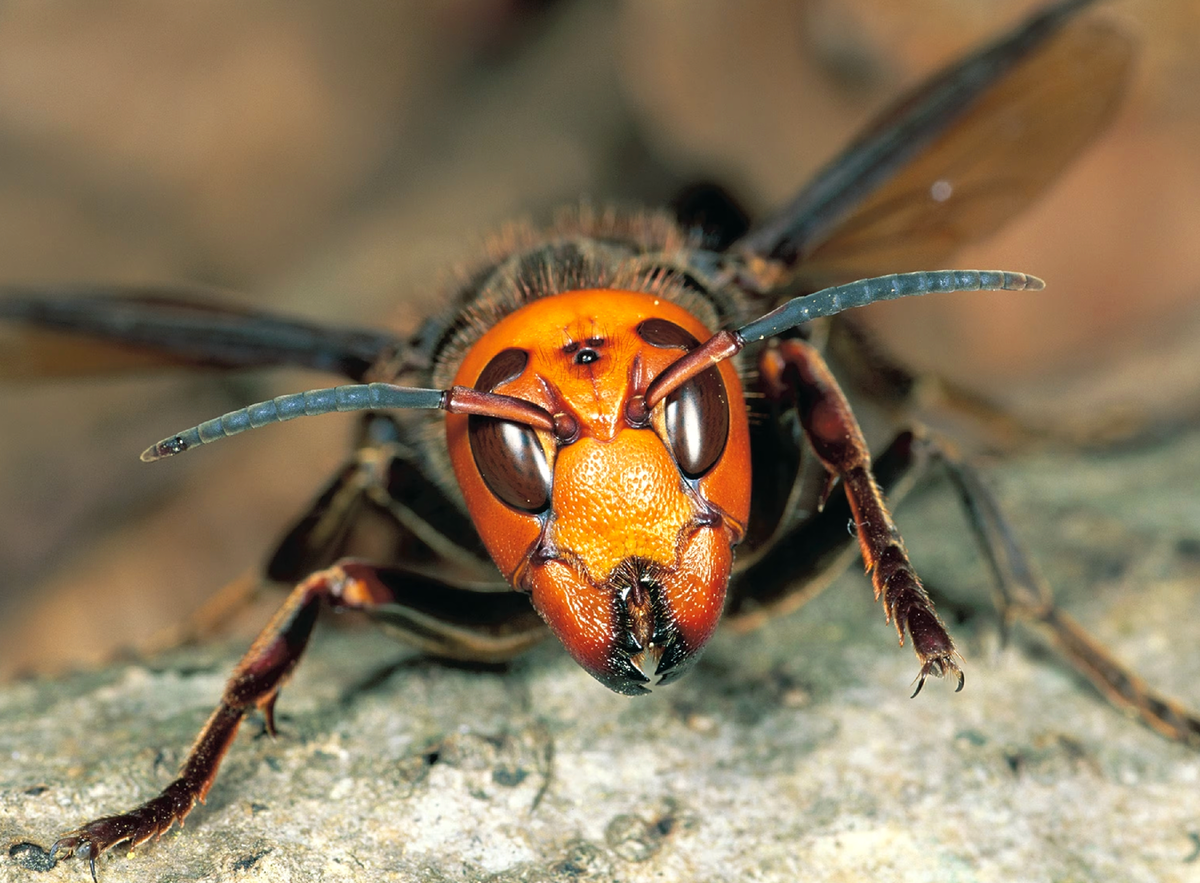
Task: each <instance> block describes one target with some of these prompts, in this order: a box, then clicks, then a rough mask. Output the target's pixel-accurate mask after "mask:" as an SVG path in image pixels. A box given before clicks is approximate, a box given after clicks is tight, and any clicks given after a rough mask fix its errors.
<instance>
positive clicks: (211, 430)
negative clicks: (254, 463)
mask: <svg viewBox="0 0 1200 883" xmlns="http://www.w3.org/2000/svg"><path fill="white" fill-rule="evenodd" d="M445 395H446V393H445V392H444V391H443V390H440V389H416V388H413V387H406V386H395V385H393V384H391V383H353V384H348V385H346V386H333V387H328V388H326V389H310V390H308V391H307V392H296V393H290V394H288V395H283V396H278V397H277V398H273V399H271V400H269V401H266V402H258V403H257V404H254V405H250V406H249V407H247V408H239V409H238V410H236V411H230V412H229V413H228V414H222V415H221V416H220V417H215V418H213V419H212V420H205V421H204V422H203V423H201V424H200V425H199V426H193V427H192V428H191V429H185V430H184V431H183V432H180V433H178V434H176V435H173V436H171V437H170V438H165V439H163V440H162V441H160V442H158V443H157V444H154V445H151V446H150V447H148V448H147V449H146V450H145V451H143V452H142V460H144V461H145V462H147V463H149V462H151V461H154V460H161V459H162V458H163V457H170V456H172V455H174V454H182V453H183V452H184V451H187V450H190V449H191V448H194V447H198V446H199V445H206V444H209V443H210V442H214V441H217V440H218V439H222V438H227V437H229V436H231V435H237V434H238V433H239V432H245V431H246V430H248V429H258V428H259V427H260V426H267V425H269V424H271V423H283V422H284V421H285V420H295V419H296V418H297V417H315V416H317V415H320V414H332V413H334V412H335V411H342V412H344V411H374V410H385V409H388V408H405V409H418V410H436V409H437V408H440V407H442V403H443V401H444V400H445Z"/></svg>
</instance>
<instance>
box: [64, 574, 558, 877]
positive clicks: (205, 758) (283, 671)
mask: <svg viewBox="0 0 1200 883" xmlns="http://www.w3.org/2000/svg"><path fill="white" fill-rule="evenodd" d="M411 581H412V582H413V583H415V584H419V583H420V582H421V578H420V577H413V579H412V580H411ZM404 583H405V581H404V580H403V579H402V575H401V574H400V573H399V572H398V571H381V570H378V569H376V568H374V567H372V566H371V565H368V564H363V563H357V562H351V561H347V562H342V563H340V564H336V565H334V566H333V567H330V568H328V569H327V570H323V571H319V572H317V573H314V574H312V575H311V576H309V577H308V578H307V579H306V580H304V581H303V582H302V583H300V584H299V585H298V586H296V588H295V589H293V590H292V592H291V594H290V595H289V596H288V598H287V601H285V602H284V605H283V607H281V608H280V610H279V612H278V613H276V614H275V616H274V617H273V618H272V620H271V622H270V623H269V624H268V625H267V627H266V628H265V629H263V631H262V633H261V634H260V635H259V636H258V638H257V639H256V640H255V641H254V644H253V645H252V646H251V647H250V649H249V650H248V651H247V653H246V655H245V656H243V657H242V660H241V661H240V662H239V663H238V665H237V667H236V668H235V669H234V671H233V674H232V676H231V677H230V678H229V680H228V681H227V682H226V685H225V692H224V695H223V696H222V697H221V702H220V704H219V705H218V706H217V708H216V710H215V711H214V712H213V713H212V716H211V717H209V719H208V721H207V723H205V725H204V727H203V729H201V731H200V734H199V736H197V737H196V741H195V743H194V744H193V745H192V748H191V750H190V751H189V752H188V756H187V759H186V760H185V761H184V763H183V766H182V767H181V769H180V771H179V776H178V777H177V778H176V779H175V780H174V781H173V782H171V783H170V784H169V785H167V787H166V788H164V789H163V791H162V793H161V794H159V795H158V796H157V797H155V798H153V799H151V800H149V801H147V802H146V803H143V804H142V805H141V806H138V807H135V808H134V809H132V810H130V811H129V812H126V813H121V814H119V815H114V816H106V817H104V818H100V819H96V820H95V821H92V822H89V823H88V824H86V825H84V826H83V827H81V828H78V829H76V830H74V831H71V832H70V833H68V834H67V835H66V836H64V837H62V838H61V839H59V840H58V842H57V843H55V844H54V846H53V848H52V849H51V855H52V856H58V855H60V854H61V855H71V854H75V855H78V856H80V857H81V858H86V859H88V860H89V861H90V863H91V870H92V876H93V878H94V877H95V875H96V857H97V856H99V855H100V854H101V853H103V852H104V851H105V850H107V849H109V848H111V847H113V846H115V845H116V844H118V843H122V842H128V843H129V844H130V846H131V847H134V846H137V845H138V844H140V843H144V842H145V841H147V840H149V839H150V838H152V837H159V836H161V835H162V834H163V833H165V832H166V831H167V830H168V829H170V827H171V826H172V825H173V824H174V823H175V822H179V823H181V824H182V822H183V820H184V818H185V817H186V816H187V814H188V813H189V812H191V810H192V807H193V806H195V804H196V802H197V801H201V802H202V801H203V800H204V798H205V795H207V794H208V789H209V788H210V787H211V786H212V783H213V781H214V779H215V778H216V775H217V770H218V768H219V767H220V765H221V760H222V759H223V758H224V756H225V752H226V751H228V750H229V746H230V745H231V744H232V742H233V738H234V736H235V735H236V734H237V730H238V727H239V725H240V724H241V722H242V718H243V717H244V716H245V715H246V714H247V713H248V712H250V711H251V710H253V709H255V708H257V709H259V710H261V711H262V713H263V715H264V717H265V719H266V726H267V731H268V732H270V733H271V734H272V735H274V733H275V720H274V707H275V700H276V698H277V697H278V695H279V690H280V688H281V687H282V686H283V684H284V682H285V681H286V680H287V678H288V676H289V675H290V674H291V672H292V669H294V668H295V667H296V664H297V663H298V662H299V661H300V657H301V656H302V655H303V653H304V649H305V647H306V646H307V644H308V639H309V636H310V634H311V633H312V628H313V625H314V624H315V622H316V617H317V611H318V609H319V607H320V605H321V601H322V599H324V600H325V601H327V602H328V603H329V604H330V605H331V606H333V607H335V608H342V609H357V610H366V611H369V612H374V611H383V612H387V611H394V610H405V609H408V608H410V607H411V608H413V609H414V610H415V611H416V612H417V613H422V612H423V613H425V615H426V618H427V619H428V618H431V617H436V615H437V613H438V611H437V610H436V609H435V610H426V609H423V608H425V607H427V605H425V604H423V603H422V600H421V599H422V597H424V596H425V595H429V594H430V592H431V590H430V588H429V587H427V586H423V587H420V588H419V590H418V592H417V598H416V600H415V601H414V602H413V603H412V604H408V603H407V599H406V598H405V597H404V591H405V588H406V587H405V585H404ZM480 597H482V598H485V599H492V603H490V604H487V603H485V604H484V605H483V606H484V608H485V610H484V612H483V613H481V614H477V615H476V616H475V617H474V618H469V617H468V614H467V613H466V612H464V613H463V614H462V619H461V621H459V622H455V623H452V624H450V625H449V626H448V627H447V628H448V630H449V631H451V632H454V633H457V632H462V631H464V630H466V631H468V632H471V631H473V632H475V633H483V634H486V633H488V632H492V633H495V634H496V635H497V636H498V639H499V640H503V641H506V642H508V643H509V644H513V643H514V641H516V638H515V637H514V635H519V633H520V622H517V623H510V624H507V627H506V623H507V620H506V619H505V617H507V616H510V615H511V616H516V617H518V618H519V614H520V610H521V608H520V605H519V604H517V605H515V606H514V602H523V603H524V608H525V609H526V610H528V613H529V616H530V617H532V618H533V619H535V620H536V619H537V617H536V614H534V613H533V611H532V609H530V608H529V604H528V602H527V601H526V599H524V598H523V597H521V596H519V595H516V594H515V593H509V594H508V595H507V596H504V597H503V600H501V596H500V594H499V593H480ZM506 602H507V604H508V607H504V608H503V609H501V607H503V605H504V604H505V603H506ZM498 604H499V605H501V607H498V606H497V605H498ZM423 624H424V626H425V629H426V631H428V632H436V626H435V625H432V624H431V623H429V622H424V623H423ZM536 627H537V631H538V635H539V636H540V635H541V634H544V633H545V631H546V630H545V627H544V626H542V624H541V621H540V620H537V622H536Z"/></svg>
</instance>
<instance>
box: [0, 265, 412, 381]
mask: <svg viewBox="0 0 1200 883" xmlns="http://www.w3.org/2000/svg"><path fill="white" fill-rule="evenodd" d="M5 326H7V327H5ZM404 346H405V345H404V343H403V341H401V340H400V339H398V338H396V337H394V336H392V335H390V334H387V333H386V332H379V331H373V330H365V329H358V328H341V327H335V326H327V325H318V324H313V323H309V322H303V321H299V320H296V319H289V318H286V317H282V316H276V315H272V314H270V313H265V312H259V311H257V310H251V309H247V308H244V307H239V306H233V305H228V304H220V303H216V302H212V301H211V300H205V299H204V298H203V297H202V296H201V295H199V294H198V293H196V292H191V291H178V290H170V289H129V288H104V287H88V288H75V289H65V288H61V287H55V288H32V287H31V288H18V287H12V286H6V287H2V288H0V379H14V378H22V379H24V378H37V377H81V376H89V375H97V374H113V373H122V372H132V371H140V370H147V369H153V368H159V367H180V366H189V367H204V368H222V369H233V368H264V367H270V366H275V365H290V366H295V367H304V368H313V369H315V370H318V371H327V372H330V373H333V374H341V375H344V376H346V377H349V378H352V379H355V380H361V379H363V375H364V374H366V372H367V371H368V369H369V368H370V367H371V365H373V364H375V363H376V362H378V361H379V360H380V359H381V358H384V357H388V356H389V355H391V354H394V353H397V352H400V351H402V349H403V348H404Z"/></svg>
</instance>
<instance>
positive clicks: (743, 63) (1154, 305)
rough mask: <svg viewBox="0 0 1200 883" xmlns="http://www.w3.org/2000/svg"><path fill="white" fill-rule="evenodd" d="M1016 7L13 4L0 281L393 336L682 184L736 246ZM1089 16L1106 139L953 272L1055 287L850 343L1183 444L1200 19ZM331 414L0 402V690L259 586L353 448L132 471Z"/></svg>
mask: <svg viewBox="0 0 1200 883" xmlns="http://www.w3.org/2000/svg"><path fill="white" fill-rule="evenodd" d="M1036 5H1037V4H1034V3H1030V2H1025V0H909V2H907V3H904V4H896V3H890V2H885V0H791V2H783V0H748V2H744V3H739V4H728V3H720V2H715V0H637V2H626V3H619V2H600V3H597V2H582V0H574V2H573V0H557V2H551V0H436V2H433V0H431V2H404V3H393V2H359V3H354V4H333V3H323V2H316V0H309V2H296V0H291V2H286V3H285V2H271V0H261V2H257V3H253V4H246V3H240V2H232V0H212V2H209V3H205V4H187V5H180V4H168V3H156V2H149V0H110V2H107V3H103V4H97V3H92V2H84V0H76V2H59V3H55V4H40V3H7V4H4V5H3V6H0V282H14V283H31V282H39V283H56V282H81V281H85V282H86V281H91V282H112V283H150V282H173V281H178V282H189V283H201V284H205V285H212V286H216V287H218V288H221V289H226V290H228V291H230V292H236V294H231V297H234V298H237V299H240V300H242V301H244V302H248V303H255V304H257V305H260V306H263V307H268V308H270V309H275V310H280V311H288V312H294V313H298V314H301V315H304V316H307V317H311V318H315V319H321V320H327V321H331V322H339V323H344V324H353V325H370V324H386V325H388V326H390V327H394V328H398V329H408V328H412V327H414V326H415V325H416V324H417V323H418V322H419V320H420V319H421V318H422V317H423V316H425V315H426V314H428V313H429V312H430V311H432V310H435V309H436V308H437V307H438V304H439V297H440V293H441V291H442V285H443V282H444V280H445V278H446V271H447V268H449V267H452V266H453V265H454V264H455V263H456V262H458V261H460V260H462V259H464V258H469V257H470V256H471V255H472V253H473V250H474V248H475V247H476V245H477V244H478V243H479V242H480V241H481V240H482V238H483V237H484V236H485V235H486V234H487V233H488V232H489V231H490V230H492V229H494V228H496V227H497V226H498V225H499V224H500V223H502V222H504V221H505V220H507V219H511V218H514V217H532V218H534V219H538V220H545V219H547V218H548V217H549V214H550V212H551V211H552V210H553V208H554V207H555V206H557V205H560V204H564V203H568V204H569V203H575V202H578V200H579V199H580V198H582V197H585V196H587V197H590V198H591V199H593V200H594V201H595V202H597V203H604V202H608V201H617V202H620V203H624V204H638V203H646V204H657V203H661V202H663V201H665V200H667V199H669V198H670V197H671V196H672V195H673V194H674V193H675V191H676V190H677V189H678V188H679V187H680V186H681V185H682V184H684V183H686V182H689V181H691V180H694V179H697V178H708V179H716V180H720V181H723V182H725V183H726V184H727V186H728V187H729V189H730V190H731V191H732V192H733V193H734V194H735V195H737V196H738V197H739V198H740V199H741V200H742V201H743V202H744V203H745V204H746V206H747V207H748V208H750V209H751V210H752V212H753V213H754V214H755V215H756V216H761V215H762V214H763V213H764V212H765V211H767V210H768V209H769V208H771V207H773V206H777V205H779V204H781V203H783V202H784V201H786V200H787V199H788V198H789V197H790V196H791V195H792V194H793V193H794V192H795V191H796V190H797V189H798V188H799V186H800V185H801V184H802V183H803V182H804V181H805V180H806V179H807V178H808V177H809V176H810V175H811V174H812V173H813V172H814V171H815V170H816V169H817V168H818V167H819V166H820V165H821V164H822V163H823V162H824V161H826V160H828V159H829V158H830V157H831V156H832V155H833V154H834V153H835V152H836V151H837V150H838V149H839V147H841V146H843V145H844V144H845V143H846V142H847V141H848V140H849V139H850V138H851V137H852V135H853V134H854V132H855V130H856V128H857V127H859V126H861V125H862V124H864V123H865V122H866V121H867V120H868V119H869V118H870V116H871V114H872V113H873V112H875V111H878V110H879V109H880V108H881V107H882V106H883V105H885V104H886V103H887V101H888V100H889V98H891V97H894V96H895V95H896V93H897V92H898V90H900V89H902V88H904V87H906V86H910V85H912V84H915V83H916V82H918V81H919V80H920V79H921V78H922V77H923V76H925V75H927V74H928V73H930V72H931V71H933V70H935V69H936V68H937V67H939V66H940V65H942V64H943V63H945V62H946V61H948V60H950V59H952V58H954V57H956V56H958V55H960V54H962V53H963V52H964V51H966V50H967V49H968V48H969V47H971V46H972V45H974V44H976V43H978V42H979V41H981V40H983V39H985V38H988V37H991V36H994V35H996V34H998V33H1000V32H1001V31H1003V30H1004V29H1005V28H1007V27H1009V26H1011V25H1012V24H1013V23H1014V22H1015V21H1017V20H1018V19H1019V18H1020V17H1021V16H1022V15H1023V14H1024V13H1026V12H1028V11H1029V10H1030V9H1031V8H1033V7H1034V6H1036ZM1089 14H1092V15H1097V16H1102V17H1105V18H1109V19H1111V20H1113V21H1115V22H1117V23H1119V25H1120V26H1121V28H1122V29H1123V30H1125V31H1126V32H1127V33H1128V34H1129V35H1130V36H1131V38H1133V39H1134V40H1135V41H1136V42H1137V44H1138V47H1139V48H1138V59H1137V68H1136V73H1135V80H1134V82H1133V84H1132V86H1131V89H1130V94H1129V97H1128V99H1127V101H1126V103H1125V105H1124V107H1123V109H1122V111H1121V112H1120V114H1119V116H1118V118H1117V120H1116V121H1115V123H1114V125H1113V126H1112V127H1111V129H1110V130H1109V131H1108V132H1107V133H1106V134H1105V135H1104V136H1103V138H1102V139H1101V140H1100V141H1099V142H1098V143H1097V144H1096V145H1095V146H1094V147H1093V148H1092V150H1090V151H1089V152H1088V153H1087V155H1085V156H1084V157H1082V158H1081V159H1080V160H1079V162H1077V163H1076V164H1075V166H1074V167H1073V168H1072V169H1071V170H1070V171H1069V172H1068V173H1067V174H1066V175H1065V176H1064V177H1063V178H1062V179H1061V180H1060V182H1059V183H1058V184H1057V185H1056V186H1055V187H1054V188H1053V189H1052V190H1051V191H1050V192H1048V193H1047V194H1046V196H1045V198H1044V199H1042V200H1041V201H1040V202H1038V203H1037V204H1036V205H1035V206H1034V207H1033V208H1032V209H1031V210H1030V211H1028V212H1026V213H1025V214H1024V215H1022V216H1021V217H1020V218H1019V219H1018V220H1017V221H1015V222H1014V223H1012V224H1010V225H1009V226H1008V227H1006V228H1005V230H1004V231H1002V233H1001V234H1000V235H999V236H997V237H994V238H992V239H991V240H989V241H987V242H983V243H979V244H978V245H976V246H972V247H971V248H970V249H968V250H965V251H964V252H962V253H960V255H959V257H958V259H957V260H956V261H955V264H956V265H957V266H964V267H966V266H977V267H989V268H990V267H1004V268H1008V269H1018V270H1023V271H1027V272H1032V273H1036V274H1038V275H1041V276H1043V277H1045V278H1046V279H1047V280H1049V282H1050V285H1051V287H1050V288H1049V289H1047V291H1045V292H1041V293H1036V294H1034V293H1031V294H1029V295H1021V294H1012V293H1004V294H1002V295H995V296H991V295H983V294H980V295H971V296H951V297H945V298H934V297H929V298H924V299H921V300H919V301H905V302H902V303H898V304H888V305H881V307H880V308H878V309H875V310H874V312H873V313H872V316H871V318H870V320H869V321H870V323H871V325H872V327H873V328H874V330H875V331H876V332H877V333H878V334H879V335H880V337H881V339H882V340H883V342H884V343H885V344H886V345H887V346H888V348H889V349H890V350H891V351H892V352H893V353H895V354H896V355H897V356H899V357H901V358H902V359H904V360H906V361H908V362H909V363H910V364H912V365H914V366H916V367H918V368H921V369H925V370H931V371H936V372H938V373H939V374H941V375H943V376H946V377H949V378H951V379H953V380H955V381H958V382H960V383H963V384H965V385H967V386H968V387H970V388H973V389H977V390H979V391H981V392H983V393H985V394H987V395H989V396H991V397H993V398H995V399H997V400H998V401H1001V402H1004V403H1005V404H1006V405H1007V406H1009V407H1011V408H1012V409H1014V411H1015V412H1016V413H1019V414H1022V415H1025V416H1028V417H1029V418H1030V419H1034V420H1042V421H1047V420H1055V421H1057V420H1061V421H1062V422H1063V423H1064V425H1068V424H1073V423H1079V424H1080V425H1087V426H1096V425H1103V424H1104V423H1105V422H1108V421H1111V422H1113V423H1114V424H1120V425H1128V424H1142V423H1145V422H1149V423H1151V424H1162V423H1171V422H1174V421H1186V420H1188V419H1190V418H1192V417H1194V416H1196V415H1197V414H1198V413H1200V337H1198V335H1197V332H1198V331H1200V300H1198V298H1197V294H1198V293H1200V90H1197V89H1196V88H1195V84H1196V83H1197V82H1200V50H1198V49H1197V47H1200V6H1197V4H1195V3H1194V2H1192V0H1112V2H1109V3H1102V4H1098V8H1097V10H1095V11H1094V12H1092V13H1089ZM4 345H5V344H4V338H3V337H0V347H3V346H4ZM327 382H328V378H324V377H322V376H320V375H310V376H305V375H304V374H302V373H298V372H274V373H271V374H268V375H255V376H247V377H235V378H215V377H212V376H197V375H186V374H178V375H172V376H167V377H156V378H132V379H129V378H127V379H121V380H104V381H88V382H84V383H73V384H67V383H58V382H32V383H28V384H19V385H16V384H10V385H8V386H2V387H0V426H2V427H3V429H2V430H0V675H3V674H11V673H13V672H14V671H19V670H25V669H28V668H31V667H39V668H43V669H46V668H51V669H52V668H55V667H61V666H63V665H69V664H75V663H78V662H85V663H88V662H96V661H98V660H100V659H102V658H104V657H105V656H106V655H108V654H111V653H112V652H113V650H114V649H115V648H120V647H131V646H141V645H144V644H145V642H146V641H147V640H148V639H149V638H150V637H151V636H153V635H155V634H156V633H159V632H160V630H161V629H163V628H165V627H167V626H169V625H171V624H172V623H175V622H178V621H179V619H180V618H181V617H182V616H183V615H185V614H186V613H187V612H188V611H190V610H192V609H194V608H195V607H196V606H197V605H199V604H200V603H202V602H203V601H204V600H205V598H207V597H208V596H210V595H211V594H212V593H213V591H214V589H216V588H218V587H220V586H222V585H224V584H226V583H227V582H229V581H230V580H231V579H233V578H235V577H237V576H238V575H239V574H241V573H244V572H246V571H247V570H248V569H251V568H253V567H256V566H258V565H259V563H260V562H261V561H262V559H263V556H264V555H265V554H266V553H267V551H268V550H269V549H270V547H271V543H272V542H273V540H274V539H275V538H276V536H277V535H278V534H279V532H280V531H281V530H282V529H283V528H284V527H285V526H286V525H287V523H288V522H289V520H290V519H291V518H293V517H294V516H295V515H296V514H297V513H299V512H300V511H301V509H302V507H303V506H304V504H305V502H306V501H307V500H308V499H309V498H310V497H311V496H312V495H313V494H314V493H315V492H316V490H317V489H318V488H319V487H320V485H321V484H322V483H323V482H324V481H325V479H326V477H327V476H328V475H329V474H330V472H331V471H332V470H333V469H334V468H335V467H336V465H337V464H338V463H339V462H340V461H341V458H342V456H343V454H344V451H345V445H346V438H347V436H348V434H349V425H348V421H347V420H345V419H343V418H340V417H329V418H324V419H322V420H315V421H310V422H308V423H306V424H305V425H304V426H303V427H300V426H292V427H290V428H286V429H279V430H275V431H268V432H263V433H256V434H252V435H249V436H245V437H243V438H242V439H240V440H239V441H238V442H237V443H235V444H228V445H223V446H216V447H214V448H213V449H212V450H210V451H206V452H203V453H201V454H197V455H194V456H192V457H186V458H180V459H179V460H177V461H171V462H168V463H162V464H158V465H156V466H153V467H150V466H144V465H143V464H141V463H139V461H138V459H137V454H138V452H139V451H141V450H142V449H143V448H144V447H145V446H146V445H147V444H148V443H150V442H152V441H154V440H156V439H158V438H160V437H162V436H163V435H166V434H168V433H169V432H171V431H174V430H176V429H178V428H181V427H183V426H186V425H190V424H192V423H195V422H197V421H198V420H200V419H205V418H207V417H209V416H212V415H213V414H216V413H219V412H220V411H221V410H224V409H227V408H230V407H237V406H240V405H242V404H245V403H246V402H248V401H255V400H259V399H262V398H264V397H268V396H271V395H277V394H279V393H280V392H284V391H294V390H297V389H300V388H307V387H309V386H314V385H324V384H325V383H327ZM1197 466H1198V469H1200V464H1197ZM275 603H277V601H274V600H273V601H271V602H270V604H269V606H273V604H275ZM261 621H262V620H261V619H260V620H259V622H260V623H261Z"/></svg>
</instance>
